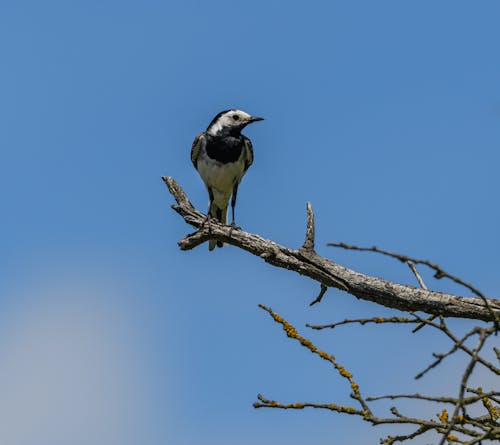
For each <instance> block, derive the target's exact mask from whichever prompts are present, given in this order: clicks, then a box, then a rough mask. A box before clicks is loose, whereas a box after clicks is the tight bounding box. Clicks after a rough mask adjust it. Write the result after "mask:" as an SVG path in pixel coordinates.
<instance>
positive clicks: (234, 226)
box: [229, 221, 241, 238]
mask: <svg viewBox="0 0 500 445" xmlns="http://www.w3.org/2000/svg"><path fill="white" fill-rule="evenodd" d="M229 227H230V229H229V237H230V238H231V235H232V234H233V230H241V227H240V226H237V225H236V223H235V222H234V221H233V222H232V223H231V224H229Z"/></svg>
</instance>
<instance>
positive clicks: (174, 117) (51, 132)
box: [0, 0, 500, 445]
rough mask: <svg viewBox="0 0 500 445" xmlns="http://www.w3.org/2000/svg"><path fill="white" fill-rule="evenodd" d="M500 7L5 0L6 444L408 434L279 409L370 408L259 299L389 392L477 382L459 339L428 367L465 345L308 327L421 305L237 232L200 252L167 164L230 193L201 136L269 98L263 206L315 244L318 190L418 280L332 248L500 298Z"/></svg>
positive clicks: (328, 208) (259, 141)
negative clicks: (357, 294)
mask: <svg viewBox="0 0 500 445" xmlns="http://www.w3.org/2000/svg"><path fill="white" fill-rule="evenodd" d="M499 17H500V4H499V3H498V2H497V1H494V0H492V1H486V0H485V1H481V2H470V1H457V0H453V1H451V0H450V1H422V0H421V1H418V2H417V1H406V2H401V1H386V0H379V1H376V2H374V1H343V2H340V1H318V2H310V3H305V2H297V1H289V2H278V1H272V0H266V1H263V0H254V1H252V2H236V1H218V0H215V1H210V2H208V1H206V2H202V1H182V2H181V1H178V2H174V1H148V0H147V1H141V2H139V1H136V2H133V1H127V0H120V1H112V0H102V1H89V0H86V1H62V0H61V1H52V0H47V1H43V2H40V1H24V0H16V1H8V0H5V1H3V2H2V3H1V4H0V62H1V65H0V66H1V68H0V128H1V131H0V190H1V194H0V197H1V198H0V205H1V220H0V221H1V223H0V224H1V229H2V230H1V231H0V394H1V397H0V413H1V415H0V418H1V419H2V421H1V422H0V442H1V443H5V444H9V445H62V444H68V443H71V444H74V445H87V444H88V445H90V444H92V445H100V444H102V445H131V444H147V445H149V444H151V445H157V444H172V445H192V444H204V445H212V444H213V445H233V444H241V445H250V444H255V443H262V444H264V443H273V444H278V445H280V444H287V445H299V444H305V443H316V444H327V443H338V444H347V445H349V444H360V443H363V444H364V443H378V438H379V437H380V436H382V435H384V434H388V433H390V432H391V431H392V432H394V430H388V429H383V428H378V429H374V428H372V427H371V426H369V425H365V424H364V423H362V422H361V421H360V420H359V419H354V418H350V417H346V416H338V415H335V414H332V413H327V412H319V411H314V410H309V411H299V412H283V411H273V410H254V409H253V408H252V403H253V402H254V401H255V400H256V395H257V393H259V392H260V393H262V394H264V395H265V396H267V397H269V398H274V399H277V400H280V401H282V402H295V401H313V402H337V403H350V401H349V397H348V393H349V391H348V388H346V385H345V382H344V381H342V380H341V379H340V378H339V377H338V376H337V375H336V374H335V372H333V371H332V369H330V368H329V367H328V366H327V364H325V363H322V362H319V361H318V360H317V359H315V358H314V357H313V356H312V355H311V354H310V353H309V352H307V351H305V350H302V349H301V348H300V347H299V345H298V344H295V343H293V342H292V341H291V340H289V339H287V338H286V337H285V336H284V335H283V333H282V331H281V329H280V327H279V326H278V325H276V324H274V323H273V322H272V321H271V319H270V318H269V316H268V315H267V314H266V313H264V312H263V311H262V310H260V309H258V307H257V304H258V303H263V304H266V305H269V306H271V307H272V308H273V309H274V310H275V311H277V312H278V313H280V314H281V315H282V316H284V317H286V318H288V319H289V321H291V322H293V323H295V324H296V326H297V328H298V329H299V330H300V332H302V333H303V334H304V335H306V336H309V337H310V338H312V339H314V340H315V341H317V342H318V345H319V346H321V347H323V348H324V349H326V350H328V351H329V352H330V353H333V354H335V355H336V356H337V358H338V360H339V361H340V362H341V363H342V364H344V365H345V366H346V367H347V368H348V369H350V370H351V372H353V374H354V376H355V378H356V380H357V381H359V383H360V384H361V388H362V390H364V393H365V394H366V395H378V394H382V393H384V392H393V393H394V392H406V391H420V392H425V393H432V394H437V395H440V394H446V393H453V392H455V391H457V390H458V387H459V380H458V375H456V372H457V369H460V368H459V366H461V364H462V363H463V362H462V361H461V360H460V359H459V358H457V359H453V360H450V361H449V362H448V363H445V364H444V365H443V367H442V368H441V369H437V370H435V372H433V373H431V374H429V376H428V377H427V378H425V379H423V380H422V381H418V382H415V381H414V380H413V376H414V375H415V374H416V373H417V372H418V371H420V370H421V369H422V368H423V367H425V366H426V365H427V364H428V363H429V362H430V360H431V353H432V352H434V351H437V352H443V351H446V350H447V347H448V344H447V342H446V341H445V340H444V339H442V338H440V337H439V336H436V335H434V333H431V332H425V330H424V331H422V332H421V333H420V334H419V335H411V334H410V333H409V331H410V329H409V328H408V327H394V326H392V327H364V328H343V329H340V328H339V330H338V331H337V330H336V331H333V332H319V333H318V332H311V331H310V330H308V329H307V328H306V327H304V325H305V323H306V322H311V323H322V322H333V321H338V320H341V319H343V318H344V317H355V316H368V315H388V314H396V312H393V311H389V310H387V309H384V308H380V307H377V306H376V305H374V304H372V303H369V302H363V301H358V300H356V299H354V298H353V297H351V296H349V295H347V294H343V293H341V292H339V291H336V290H330V291H329V292H328V293H327V295H326V296H325V298H324V302H323V303H322V304H321V305H318V306H315V307H313V308H310V307H309V306H308V304H309V302H310V301H311V300H312V299H313V298H314V297H315V296H316V295H317V293H318V291H319V286H318V285H317V284H316V283H313V282H311V281H309V280H307V279H305V278H303V277H299V276H297V275H295V274H293V273H291V272H288V271H284V270H277V269H274V268H272V267H271V266H269V265H267V264H265V263H264V262H263V261H262V260H260V259H258V258H256V257H252V256H250V255H248V254H246V253H244V252H243V251H240V250H238V249H235V248H232V247H225V248H223V249H217V250H216V251H214V252H212V253H209V252H208V249H207V247H206V246H201V247H199V248H197V249H195V250H194V251H191V252H181V251H179V249H178V248H177V245H176V243H177V241H178V240H179V239H180V238H181V237H182V236H183V235H185V234H186V233H188V232H190V231H191V230H192V229H191V228H190V227H188V226H186V225H185V223H184V222H183V221H182V220H181V218H180V217H179V216H177V215H176V214H174V212H173V211H172V210H171V209H170V207H169V206H170V204H171V203H172V198H171V197H170V195H169V194H168V193H167V191H166V188H165V186H164V184H163V183H162V181H161V180H160V177H161V176H162V175H172V176H174V177H175V178H176V179H177V180H178V181H179V183H180V184H181V185H182V186H183V187H184V189H185V190H186V192H187V193H188V195H189V197H190V199H191V200H192V202H193V203H194V204H195V205H196V206H198V207H199V208H200V209H202V210H205V208H206V203H207V196H206V191H205V189H204V187H203V185H202V182H201V180H200V179H199V177H198V174H197V173H196V172H195V170H194V169H193V167H192V165H191V162H190V159H189V151H190V147H191V142H192V140H193V138H194V136H195V135H196V134H197V133H198V132H200V131H202V130H204V129H205V128H206V126H207V125H208V123H209V122H210V120H211V119H212V117H213V116H214V115H215V114H216V113H218V112H219V111H221V110H224V109H227V108H233V107H236V108H240V109H243V110H245V111H248V112H249V113H252V114H256V115H259V116H264V117H265V118H266V120H265V121H263V122H259V123H257V124H255V125H252V126H251V127H249V128H248V129H247V130H246V131H245V133H246V135H247V136H249V137H251V139H252V140H253V143H254V150H255V163H254V165H253V166H252V167H251V169H250V170H249V172H248V174H247V176H246V177H245V178H244V181H243V183H242V185H241V187H240V191H239V196H238V198H239V202H238V206H237V222H238V223H239V225H241V226H242V227H243V228H245V229H246V230H248V231H251V232H256V233H259V234H261V235H262V236H264V237H267V238H271V239H273V240H275V241H276V242H279V243H282V244H286V245H287V246H290V247H297V246H299V245H301V243H302V241H303V236H304V230H305V203H306V201H311V202H312V204H313V206H314V209H315V212H316V222H317V245H318V251H319V253H321V254H323V255H326V256H328V257H331V258H333V259H335V260H337V261H339V262H341V263H342V264H344V265H347V266H349V267H352V268H354V269H356V270H359V271H362V272H365V273H370V274H375V275H378V276H383V277H386V278H389V279H393V280H396V281H398V282H402V283H408V284H412V285H415V284H416V283H415V280H414V278H413V276H412V275H411V274H410V272H409V271H408V270H406V269H405V268H404V266H403V265H400V264H396V263H393V262H390V261H388V260H385V259H383V258H379V257H376V256H374V255H370V254H355V253H348V252H341V251H337V250H333V249H332V248H328V247H326V243H327V242H328V241H345V242H351V243H358V244H361V245H373V244H376V245H377V246H380V247H384V248H387V249H392V250H395V251H400V252H403V253H408V254H413V255H415V256H417V257H424V258H429V259H432V260H434V261H436V262H438V263H439V264H441V265H443V266H444V267H445V268H447V269H448V270H450V271H451V272H453V273H456V274H458V275H461V276H462V277H463V278H465V279H467V280H470V281H472V282H474V283H476V284H477V286H478V287H479V288H480V289H482V290H483V291H484V292H485V293H486V294H487V295H490V296H496V297H498V296H500V287H499V284H498V270H499V268H500V255H499V247H500V235H499V230H498V228H499V225H500V206H499V198H498V195H499V189H500V178H499V174H498V171H499V170H498V168H499V167H498V166H499V164H500V83H499V79H500V57H498V43H499V41H500V27H499ZM424 276H425V278H426V280H427V281H428V284H429V286H431V287H432V288H434V289H440V290H449V291H453V292H455V291H456V292H458V291H459V289H458V288H456V287H453V286H450V285H447V284H446V283H436V282H433V281H432V279H431V277H430V275H424ZM455 325H456V326H457V327H458V328H466V327H467V326H469V324H468V323H467V322H465V321H457V322H456V323H455ZM479 377H481V379H483V383H484V382H486V383H489V385H490V387H492V388H494V387H495V386H496V387H497V388H498V380H497V381H496V382H494V381H493V379H492V378H491V379H490V380H488V377H485V376H480V375H476V376H475V377H474V378H475V379H479ZM485 386H487V385H486V384H485ZM387 407H388V405H385V404H380V411H379V414H381V415H384V414H386V413H387ZM407 408H408V411H407V413H408V414H418V413H419V411H416V410H413V409H414V407H410V406H408V407H407ZM412 410H413V411H412ZM437 411H438V409H437V408H433V409H430V410H429V411H428V417H429V418H430V417H432V416H434V415H435V413H436V412H437ZM401 431H403V430H401ZM428 442H429V440H425V438H424V439H422V441H420V442H416V443H422V444H423V443H428Z"/></svg>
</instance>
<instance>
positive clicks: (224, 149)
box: [205, 135, 245, 164]
mask: <svg viewBox="0 0 500 445" xmlns="http://www.w3.org/2000/svg"><path fill="white" fill-rule="evenodd" d="M207 139H208V140H207V146H206V148H205V149H206V151H207V155H208V157H209V158H210V159H213V160H215V161H219V162H221V163H222V164H227V163H229V162H236V161H237V160H238V159H239V158H240V156H241V151H242V150H243V147H244V145H245V142H244V140H243V137H242V136H241V135H240V136H239V137H238V136H227V135H225V136H222V137H218V136H209V137H208V138H207Z"/></svg>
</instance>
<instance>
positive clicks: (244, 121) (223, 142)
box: [191, 109, 264, 250]
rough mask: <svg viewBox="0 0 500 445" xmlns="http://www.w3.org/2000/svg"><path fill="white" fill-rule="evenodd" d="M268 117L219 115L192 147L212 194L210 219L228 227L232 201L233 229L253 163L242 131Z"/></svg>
mask: <svg viewBox="0 0 500 445" xmlns="http://www.w3.org/2000/svg"><path fill="white" fill-rule="evenodd" d="M263 119H264V118H262V117H257V116H252V115H250V114H248V113H246V112H245V111H241V110H236V109H231V110H224V111H221V112H220V113H218V114H217V115H216V116H215V117H214V118H213V119H212V121H211V122H210V124H209V125H208V127H207V129H206V130H205V131H204V132H202V133H200V134H198V135H197V136H196V137H195V139H194V141H193V145H192V147H191V162H192V163H193V165H194V168H195V169H196V170H197V171H198V173H199V174H200V176H201V179H202V180H203V182H204V183H205V187H206V188H207V191H208V198H209V203H208V212H207V219H206V220H205V222H206V221H208V223H209V224H210V219H211V218H213V219H215V220H217V221H218V222H220V223H221V224H227V209H228V205H229V198H231V210H232V222H231V227H232V228H235V229H237V228H238V227H237V226H236V223H235V219H234V207H235V206H236V196H237V194H238V186H239V184H240V182H241V179H242V178H243V176H244V175H245V173H246V171H247V170H248V168H249V167H250V166H251V165H252V163H253V147H252V142H251V141H250V139H248V138H247V137H246V136H244V135H243V134H241V131H242V130H243V129H244V128H245V127H246V126H247V125H248V124H251V123H253V122H257V121H261V120H263ZM215 246H218V247H222V246H223V243H222V242H221V241H216V240H210V241H209V243H208V249H209V250H213V249H215Z"/></svg>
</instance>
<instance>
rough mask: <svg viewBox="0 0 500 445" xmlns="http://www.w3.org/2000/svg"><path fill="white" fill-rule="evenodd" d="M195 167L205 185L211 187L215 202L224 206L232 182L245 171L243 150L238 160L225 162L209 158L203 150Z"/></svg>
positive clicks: (230, 191)
mask: <svg viewBox="0 0 500 445" xmlns="http://www.w3.org/2000/svg"><path fill="white" fill-rule="evenodd" d="M197 168H198V172H199V173H200V176H201V177H202V179H203V182H204V183H205V185H206V186H207V187H210V188H211V189H212V191H213V193H214V200H215V202H216V204H218V205H224V206H225V205H227V201H228V200H229V197H230V196H231V193H232V191H233V186H234V184H235V183H238V182H240V181H241V178H242V177H243V174H244V172H245V162H244V157H243V151H242V154H241V156H240V157H239V158H238V160H236V161H235V162H228V163H227V164H223V163H222V162H219V161H216V160H214V159H211V158H209V157H208V155H207V154H206V152H205V151H203V152H202V153H200V156H199V158H198V164H197Z"/></svg>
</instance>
